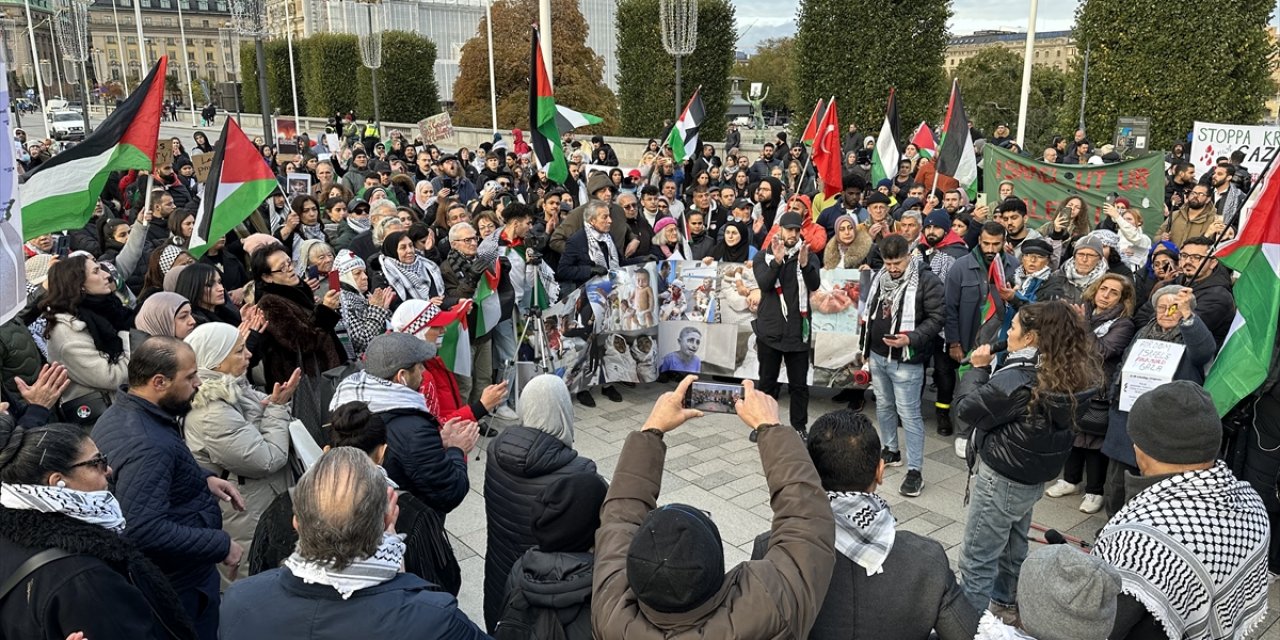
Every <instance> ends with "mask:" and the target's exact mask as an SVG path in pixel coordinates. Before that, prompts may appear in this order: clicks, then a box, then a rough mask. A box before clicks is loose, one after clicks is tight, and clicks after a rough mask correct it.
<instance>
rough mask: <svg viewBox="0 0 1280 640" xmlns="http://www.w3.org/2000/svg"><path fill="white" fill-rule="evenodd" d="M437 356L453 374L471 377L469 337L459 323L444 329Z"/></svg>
mask: <svg viewBox="0 0 1280 640" xmlns="http://www.w3.org/2000/svg"><path fill="white" fill-rule="evenodd" d="M437 355H439V356H440V359H441V360H443V361H444V365H445V367H447V368H448V369H449V370H450V371H452V372H453V373H454V374H456V375H460V376H466V377H468V378H469V377H471V337H470V335H468V332H467V330H466V329H463V328H462V323H461V322H455V323H453V324H451V325H449V326H447V327H445V329H444V333H443V334H442V336H441V340H440V349H439V351H438V353H437Z"/></svg>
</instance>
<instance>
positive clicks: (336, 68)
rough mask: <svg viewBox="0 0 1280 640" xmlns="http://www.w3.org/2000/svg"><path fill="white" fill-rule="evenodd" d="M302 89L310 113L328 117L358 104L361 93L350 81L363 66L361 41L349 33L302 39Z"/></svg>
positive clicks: (319, 35)
mask: <svg viewBox="0 0 1280 640" xmlns="http://www.w3.org/2000/svg"><path fill="white" fill-rule="evenodd" d="M302 60H303V63H302V69H303V74H302V78H301V80H300V83H301V90H302V93H303V94H304V95H306V96H307V109H306V110H307V115H310V116H315V117H328V116H331V115H333V114H334V113H346V112H348V111H352V110H355V109H356V108H357V104H356V103H357V98H358V97H357V95H356V94H355V92H353V91H352V90H351V85H350V84H349V83H347V82H340V81H335V80H339V79H341V78H354V77H356V69H357V68H359V67H360V45H359V43H358V42H357V41H356V37H355V36H353V35H348V34H336V33H320V34H316V35H314V36H311V37H310V38H307V39H305V40H303V41H302Z"/></svg>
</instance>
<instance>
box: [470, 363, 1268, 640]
mask: <svg viewBox="0 0 1280 640" xmlns="http://www.w3.org/2000/svg"><path fill="white" fill-rule="evenodd" d="M673 387H674V385H672V384H651V385H638V386H637V387H635V388H631V389H628V388H625V387H618V389H619V390H620V391H621V392H622V396H623V402H621V403H615V402H610V401H609V400H608V399H606V398H604V397H603V396H602V395H601V394H599V393H596V402H597V403H598V404H597V406H596V407H595V408H587V407H584V406H581V405H576V404H575V407H574V408H575V413H576V417H577V423H576V425H575V444H576V448H577V450H578V452H579V453H581V454H582V455H584V456H587V457H589V458H591V459H593V460H595V461H596V464H597V466H598V467H599V470H600V473H601V474H602V475H604V476H605V478H607V479H611V478H612V476H613V472H614V468H615V466H616V464H617V461H618V452H619V451H620V450H621V448H622V442H623V440H624V439H625V438H626V436H627V434H628V433H630V432H632V431H634V430H636V429H638V428H639V427H640V425H641V424H642V423H643V422H644V420H645V418H646V417H647V416H648V415H649V410H650V408H651V407H652V405H653V402H654V400H656V399H657V397H658V396H659V395H660V394H661V393H662V392H664V391H666V390H668V389H671V388H673ZM926 393H928V392H926ZM830 396H831V392H828V391H815V392H814V393H813V394H812V397H811V400H810V406H809V415H810V420H811V421H812V420H814V419H816V418H817V417H818V416H821V415H822V414H823V413H826V412H828V411H832V410H835V409H837V408H840V405H837V403H834V402H831V400H830ZM780 404H781V408H782V412H783V416H782V418H783V423H784V424H785V423H786V422H787V417H786V416H787V397H786V395H785V394H784V395H783V398H782V402H781V403H780ZM924 405H925V409H924V413H925V428H926V433H927V438H926V441H925V467H924V479H925V486H924V492H923V493H922V494H921V495H920V496H919V497H917V498H907V497H904V496H902V495H901V494H899V493H898V486H899V485H900V484H901V483H902V479H903V476H904V475H905V473H906V467H905V466H904V467H890V468H888V469H887V470H886V473H885V484H884V485H883V486H881V487H880V489H879V491H878V493H879V494H880V495H881V496H882V497H883V498H884V499H885V500H886V501H887V502H888V503H889V504H890V505H891V506H892V509H893V515H894V517H895V518H897V522H898V527H899V528H900V529H903V530H906V531H913V532H915V533H918V534H921V535H926V536H929V537H931V538H934V539H935V540H938V541H939V542H941V543H942V545H943V546H944V547H945V548H946V549H947V557H949V558H950V559H951V565H952V569H953V570H954V569H955V567H956V562H957V559H958V558H959V554H960V544H961V542H962V541H963V538H964V523H965V514H966V507H965V505H964V491H965V473H964V461H963V460H961V459H960V458H957V457H956V456H955V454H954V452H953V448H952V442H951V441H952V438H942V437H940V436H938V435H937V433H936V431H935V430H934V421H933V413H932V410H931V409H930V407H932V405H933V403H932V398H927V400H926V402H925V403H924ZM866 413H867V415H868V416H870V417H871V419H872V421H873V422H874V421H875V405H874V403H873V402H868V403H867V407H866ZM747 435H748V431H747V428H746V427H745V426H743V424H742V423H741V422H740V421H739V420H738V418H737V417H736V416H732V415H727V416H726V415H714V414H713V415H708V416H706V417H703V418H701V419H698V420H694V421H692V422H690V423H686V424H685V425H684V426H682V427H680V428H679V429H677V430H675V431H673V432H671V433H669V434H667V436H666V442H667V458H666V466H665V468H664V471H663V478H662V493H661V497H660V498H659V504H664V503H671V502H684V503H689V504H692V505H695V506H697V507H699V508H701V509H705V510H707V511H709V512H711V516H712V518H713V519H714V520H715V521H716V524H717V525H718V526H719V528H720V533H721V535H722V537H723V539H724V551H725V566H733V565H735V564H737V563H738V562H741V561H744V560H747V559H749V558H750V555H751V544H752V541H753V540H754V538H755V536H756V535H757V534H759V533H760V532H763V531H766V530H767V529H768V528H769V521H770V518H771V515H772V514H771V511H770V509H769V495H768V491H767V489H766V486H765V481H764V474H763V473H762V472H761V470H760V457H759V454H758V452H757V451H756V447H755V445H753V444H752V443H751V442H750V441H748V439H747ZM899 441H900V442H902V438H901V434H900V437H899ZM489 442H491V439H488V438H481V443H480V445H481V447H483V446H485V445H487V444H488V443H489ZM902 446H905V444H903V445H902ZM472 458H473V459H472V461H471V462H470V463H469V465H470V466H469V469H468V471H469V474H470V478H471V492H470V493H469V494H468V496H467V498H466V500H465V501H463V503H462V505H461V506H460V507H458V508H457V509H456V510H454V511H453V513H450V514H449V517H448V521H447V529H448V531H449V533H450V534H451V536H452V538H453V545H454V552H455V553H456V554H457V557H458V561H459V563H460V564H461V566H462V592H461V593H460V594H459V596H458V599H459V601H460V604H461V606H462V609H463V611H465V612H466V613H467V615H469V616H471V618H472V619H473V620H476V621H478V622H480V623H481V624H483V620H484V614H483V598H484V596H483V593H484V591H483V584H484V553H485V515H484V467H485V455H484V453H483V452H481V453H480V460H479V461H476V460H475V459H474V458H475V454H474V453H473V455H472ZM904 458H905V455H904ZM1080 499H1081V496H1079V495H1076V496H1068V497H1065V498H1056V499H1055V498H1048V497H1044V498H1042V499H1041V500H1040V501H1039V502H1038V503H1036V507H1035V511H1034V516H1033V519H1034V522H1035V523H1036V524H1041V525H1044V526H1046V527H1049V528H1054V529H1057V530H1058V531H1061V532H1064V533H1067V534H1069V535H1073V536H1076V537H1079V538H1082V539H1084V540H1087V541H1092V540H1093V539H1094V538H1095V537H1096V534H1097V532H1098V531H1099V530H1100V529H1101V528H1102V526H1103V525H1104V524H1106V516H1105V514H1103V513H1098V514H1094V515H1092V516H1091V515H1088V514H1085V513H1082V512H1080V511H1079V509H1078V507H1079V506H1080ZM1032 535H1033V537H1034V536H1035V535H1036V532H1035V531H1033V532H1032ZM1034 545H1035V543H1033V549H1034ZM1270 595H1271V597H1270V601H1271V612H1270V615H1268V618H1267V621H1266V623H1265V624H1264V629H1265V631H1264V632H1262V633H1261V634H1256V633H1255V634H1254V637H1255V638H1258V637H1260V638H1262V639H1263V640H1280V625H1276V624H1275V623H1276V621H1277V618H1280V612H1278V611H1277V609H1280V587H1278V586H1274V585H1273V587H1272V591H1271V594H1270Z"/></svg>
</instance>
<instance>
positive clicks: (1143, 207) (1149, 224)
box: [982, 144, 1164, 235]
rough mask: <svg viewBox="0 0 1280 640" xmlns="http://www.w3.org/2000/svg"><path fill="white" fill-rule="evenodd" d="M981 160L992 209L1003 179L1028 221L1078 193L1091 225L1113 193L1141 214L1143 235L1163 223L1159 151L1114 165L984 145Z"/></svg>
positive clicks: (1049, 212) (1040, 217)
mask: <svg viewBox="0 0 1280 640" xmlns="http://www.w3.org/2000/svg"><path fill="white" fill-rule="evenodd" d="M982 163H983V164H982V184H983V187H985V190H986V193H987V202H988V204H990V206H991V208H992V209H995V203H997V202H999V199H1000V196H999V193H1000V183H1001V182H1002V181H1005V180H1008V181H1010V182H1012V183H1013V195H1014V196H1015V197H1017V198H1020V199H1021V200H1022V201H1023V202H1026V203H1027V213H1028V214H1029V215H1030V217H1031V219H1033V220H1048V219H1049V218H1050V217H1052V215H1053V213H1054V212H1056V211H1057V210H1058V207H1059V206H1060V205H1061V204H1062V201H1063V200H1066V199H1067V198H1068V197H1070V196H1080V197H1081V198H1084V202H1085V206H1086V207H1087V208H1088V210H1089V212H1090V214H1091V215H1092V216H1093V222H1094V225H1095V226H1096V225H1097V223H1098V221H1099V220H1101V219H1102V216H1103V215H1104V214H1103V213H1102V204H1103V202H1104V201H1105V200H1106V199H1107V196H1109V195H1111V194H1113V193H1114V194H1116V196H1118V197H1121V198H1124V199H1126V200H1128V201H1129V204H1130V208H1131V209H1136V210H1137V211H1138V212H1139V213H1141V214H1142V226H1143V230H1144V231H1145V232H1146V233H1147V234H1148V235H1154V234H1155V232H1156V231H1157V230H1158V229H1159V228H1160V224H1161V223H1162V222H1164V158H1163V157H1161V155H1160V154H1158V153H1149V154H1147V155H1144V156H1142V157H1140V158H1136V159H1134V160H1128V161H1125V162H1118V163H1115V164H1099V165H1072V164H1049V163H1046V162H1039V161H1037V160H1032V159H1030V158H1024V157H1022V156H1019V155H1015V154H1013V153H1010V152H1009V151H1007V150H1005V149H1002V148H1000V147H997V146H995V145H990V144H989V145H987V147H986V149H985V150H984V151H983V154H982Z"/></svg>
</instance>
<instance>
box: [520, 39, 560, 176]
mask: <svg viewBox="0 0 1280 640" xmlns="http://www.w3.org/2000/svg"><path fill="white" fill-rule="evenodd" d="M529 40H530V41H531V44H532V46H533V53H532V54H530V58H529V132H530V137H529V138H530V139H529V146H530V148H532V149H533V158H534V160H536V161H537V163H538V167H539V168H541V169H542V170H543V171H546V172H547V178H548V179H550V180H551V181H552V182H557V183H559V182H564V181H565V180H567V179H568V178H569V164H568V163H567V162H565V160H564V149H563V148H561V147H560V130H559V129H558V128H557V127H556V114H557V113H558V112H557V111H556V99H555V96H554V94H553V93H552V90H551V78H549V77H547V65H545V64H543V62H542V48H541V47H539V46H538V28H537V27H534V28H533V37H531V38H530V39H529Z"/></svg>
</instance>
